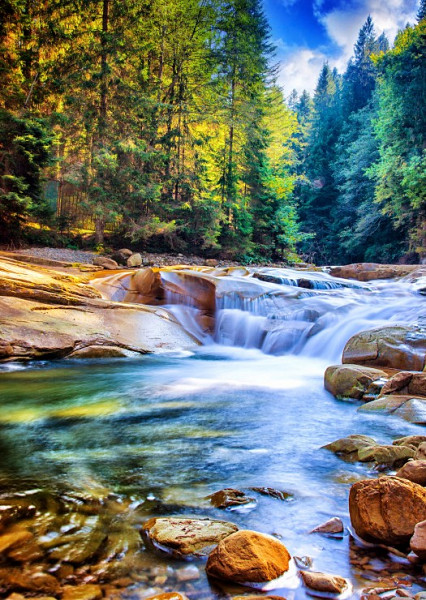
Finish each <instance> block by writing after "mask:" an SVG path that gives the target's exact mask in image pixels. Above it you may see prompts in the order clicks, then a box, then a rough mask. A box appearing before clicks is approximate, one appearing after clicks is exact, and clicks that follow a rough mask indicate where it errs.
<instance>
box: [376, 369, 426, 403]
mask: <svg viewBox="0 0 426 600" xmlns="http://www.w3.org/2000/svg"><path fill="white" fill-rule="evenodd" d="M385 394H413V395H419V396H424V397H426V373H412V372H410V371H400V372H399V373H397V374H396V375H394V376H393V377H391V378H390V379H389V380H388V381H387V382H386V383H385V385H384V386H383V388H382V391H381V393H380V395H381V396H382V395H385Z"/></svg>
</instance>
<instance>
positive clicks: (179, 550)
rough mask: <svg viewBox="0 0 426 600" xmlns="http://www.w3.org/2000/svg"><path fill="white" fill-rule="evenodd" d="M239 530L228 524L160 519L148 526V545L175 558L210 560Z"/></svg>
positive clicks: (207, 520) (202, 520) (216, 521)
mask: <svg viewBox="0 0 426 600" xmlns="http://www.w3.org/2000/svg"><path fill="white" fill-rule="evenodd" d="M237 530H238V527H237V526H236V525H234V524H233V523H229V522H227V521H218V520H214V519H197V518H189V517H188V518H185V517H158V518H153V519H149V521H147V522H146V523H144V525H143V528H142V536H143V538H144V540H145V541H146V543H148V544H149V545H151V546H153V547H154V548H158V549H160V550H164V551H165V552H169V553H170V554H172V555H173V556H177V557H179V556H190V555H195V556H206V555H207V554H209V552H210V551H211V549H212V548H213V547H215V546H216V545H217V544H218V543H219V542H220V541H221V540H222V539H223V538H225V537H227V536H229V535H231V534H232V533H235V532H236V531H237Z"/></svg>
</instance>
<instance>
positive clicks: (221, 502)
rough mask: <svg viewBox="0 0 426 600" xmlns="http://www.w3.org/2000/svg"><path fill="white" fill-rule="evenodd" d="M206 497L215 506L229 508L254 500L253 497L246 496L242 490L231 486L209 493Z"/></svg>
mask: <svg viewBox="0 0 426 600" xmlns="http://www.w3.org/2000/svg"><path fill="white" fill-rule="evenodd" d="M208 498H209V500H210V502H211V503H212V504H213V506H215V507H216V508H229V507H232V506H241V505H244V504H249V503H250V502H255V500H254V498H250V497H248V496H246V495H245V493H244V492H241V491H240V490H234V489H233V488H225V489H223V490H219V491H218V492H215V493H214V494H211V496H208Z"/></svg>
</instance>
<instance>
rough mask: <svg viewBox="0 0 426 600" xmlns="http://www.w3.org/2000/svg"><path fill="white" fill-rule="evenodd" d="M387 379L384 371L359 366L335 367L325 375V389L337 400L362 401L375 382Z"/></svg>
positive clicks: (328, 369)
mask: <svg viewBox="0 0 426 600" xmlns="http://www.w3.org/2000/svg"><path fill="white" fill-rule="evenodd" d="M382 378H385V379H386V378H387V375H386V373H385V372H384V371H380V370H379V369H373V368H371V367H362V366H359V365H333V366H331V367H328V368H327V369H326V371H325V375H324V387H325V389H326V390H327V391H329V392H331V393H332V394H333V396H336V398H356V399H357V400H361V399H362V397H363V396H364V394H365V392H366V391H367V390H368V388H369V387H370V385H371V384H372V383H373V381H376V380H377V379H382Z"/></svg>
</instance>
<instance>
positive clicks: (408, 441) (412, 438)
mask: <svg viewBox="0 0 426 600" xmlns="http://www.w3.org/2000/svg"><path fill="white" fill-rule="evenodd" d="M423 442H426V435H406V436H404V437H401V438H397V439H396V440H394V441H393V442H392V444H393V445H394V446H414V448H418V447H419V446H420V444H423Z"/></svg>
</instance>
